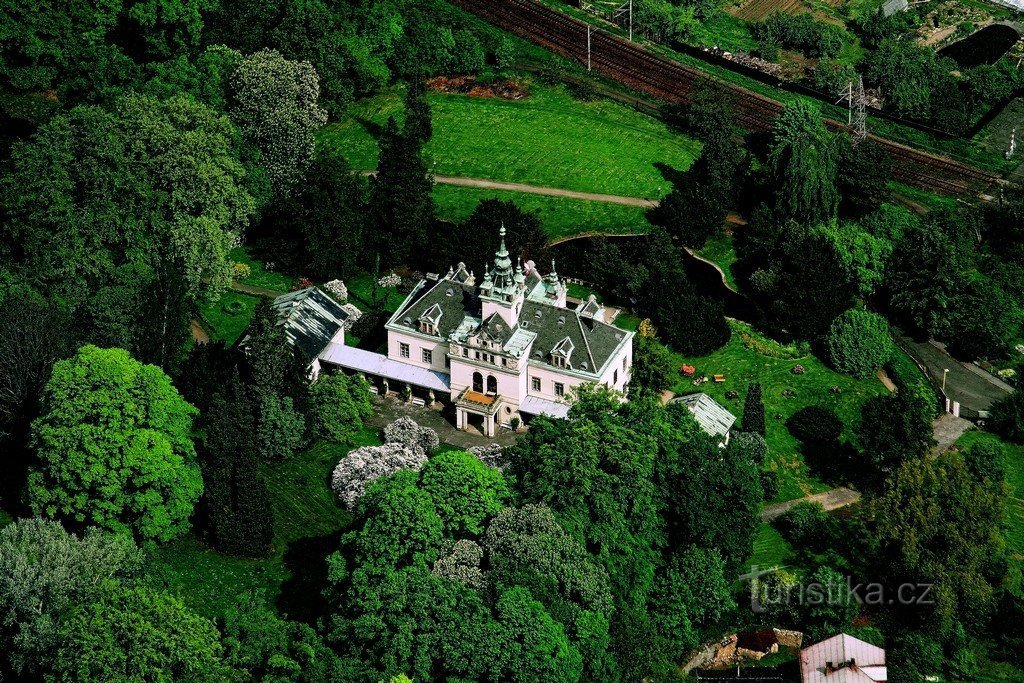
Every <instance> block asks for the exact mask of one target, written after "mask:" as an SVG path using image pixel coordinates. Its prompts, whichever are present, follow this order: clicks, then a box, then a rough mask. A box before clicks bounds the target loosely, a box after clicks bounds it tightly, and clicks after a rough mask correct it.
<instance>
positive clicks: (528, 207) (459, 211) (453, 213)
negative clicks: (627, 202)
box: [434, 185, 651, 239]
mask: <svg viewBox="0 0 1024 683" xmlns="http://www.w3.org/2000/svg"><path fill="white" fill-rule="evenodd" d="M484 199H501V200H504V201H511V202H514V203H515V204H516V206H518V207H519V208H520V209H522V210H524V211H533V212H536V213H537V215H538V217H539V218H540V223H541V226H543V228H544V231H545V232H546V233H547V234H548V235H549V236H550V237H551V238H552V239H557V238H559V237H565V236H567V235H575V234H581V233H595V232H596V233H606V234H622V233H635V232H647V231H648V230H649V229H650V227H651V226H650V223H648V222H647V218H646V216H645V215H644V214H645V210H644V209H642V208H640V207H635V206H623V205H621V204H608V203H605V202H595V201H589V200H586V199H570V198H567V197H548V196H544V195H536V194H527V193H524V192H506V191H503V190H480V189H476V188H470V187H456V186H454V185H435V186H434V201H435V202H436V203H437V215H438V217H439V218H441V219H444V220H449V221H454V222H459V221H463V220H465V219H467V218H469V216H470V214H472V213H473V209H475V208H476V205H477V204H479V203H480V202H481V201H483V200H484Z"/></svg>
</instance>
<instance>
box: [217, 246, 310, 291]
mask: <svg viewBox="0 0 1024 683" xmlns="http://www.w3.org/2000/svg"><path fill="white" fill-rule="evenodd" d="M230 258H231V260H232V261H234V262H235V263H244V264H245V265H247V266H249V268H250V269H251V271H252V274H251V275H249V277H247V278H245V279H244V280H240V282H242V283H244V284H247V285H252V286H253V287H262V288H263V289H269V290H272V291H274V292H281V293H284V292H290V291H291V290H292V285H294V284H295V281H296V278H294V277H291V276H288V275H285V274H284V273H278V272H276V271H271V270H267V269H266V266H265V265H264V263H263V262H262V261H259V260H257V259H254V258H253V257H252V256H250V255H249V252H248V251H247V250H246V249H245V247H236V248H235V249H232V250H231V255H230Z"/></svg>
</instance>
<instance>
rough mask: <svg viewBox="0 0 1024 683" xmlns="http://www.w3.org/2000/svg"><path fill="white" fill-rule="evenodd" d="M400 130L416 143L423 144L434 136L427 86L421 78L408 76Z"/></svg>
mask: <svg viewBox="0 0 1024 683" xmlns="http://www.w3.org/2000/svg"><path fill="white" fill-rule="evenodd" d="M402 130H403V131H404V132H405V134H406V135H408V136H409V138H410V139H411V140H413V141H414V142H415V143H416V144H419V145H425V144H427V143H428V142H430V138H432V137H434V124H433V123H432V122H431V115H430V103H429V102H427V88H426V84H425V83H424V82H423V79H422V78H410V79H409V84H408V87H407V88H406V90H405V123H404V124H403V126H402Z"/></svg>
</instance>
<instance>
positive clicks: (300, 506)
mask: <svg viewBox="0 0 1024 683" xmlns="http://www.w3.org/2000/svg"><path fill="white" fill-rule="evenodd" d="M380 443H381V440H380V437H379V436H378V435H377V431H376V430H375V429H372V428H369V427H364V428H363V429H362V430H361V431H360V432H359V433H357V434H356V435H355V437H354V438H353V439H352V442H351V443H350V444H335V443H329V442H324V441H321V442H319V443H317V444H315V445H314V446H313V447H312V448H310V449H309V450H308V451H306V452H305V453H303V454H301V455H300V456H298V457H296V458H294V459H292V460H289V461H288V462H285V463H282V464H280V465H277V466H274V467H267V468H265V469H264V476H265V477H266V480H267V486H268V487H269V489H270V491H271V502H272V504H273V508H274V538H275V543H276V544H278V545H280V546H282V547H283V546H284V545H286V544H287V543H290V542H291V541H294V540H297V539H300V538H306V537H308V536H323V535H326V534H330V533H333V532H334V531H337V530H338V529H341V528H344V527H346V526H348V525H349V524H351V523H352V520H353V515H352V513H350V512H348V511H347V510H345V509H344V508H342V507H341V506H340V505H338V501H337V499H336V498H335V496H334V492H333V491H332V490H331V487H330V479H331V472H333V471H334V468H335V466H336V465H337V464H338V461H339V460H341V458H343V457H344V456H345V455H346V454H347V453H348V452H349V451H350V450H352V449H353V448H356V447H358V446H376V445H380Z"/></svg>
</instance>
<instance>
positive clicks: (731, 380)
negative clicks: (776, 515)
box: [672, 322, 885, 502]
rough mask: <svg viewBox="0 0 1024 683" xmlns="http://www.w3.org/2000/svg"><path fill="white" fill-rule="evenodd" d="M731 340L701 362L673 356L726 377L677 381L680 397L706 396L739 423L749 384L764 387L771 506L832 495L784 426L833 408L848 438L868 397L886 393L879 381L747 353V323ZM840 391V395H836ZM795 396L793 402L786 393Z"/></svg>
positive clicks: (701, 371)
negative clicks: (807, 412)
mask: <svg viewBox="0 0 1024 683" xmlns="http://www.w3.org/2000/svg"><path fill="white" fill-rule="evenodd" d="M732 325H733V335H732V339H730V341H729V343H728V344H726V345H725V346H724V347H723V348H721V349H719V350H718V351H715V352H714V353H711V354H709V355H707V356H704V357H702V358H685V357H683V356H681V355H678V354H674V356H675V359H676V360H677V361H678V364H680V365H681V364H682V363H684V362H685V363H688V364H690V365H693V366H695V367H696V368H697V376H698V377H699V376H700V375H707V376H709V377H710V376H712V375H717V374H721V375H725V378H726V381H725V382H724V383H722V384H715V383H713V382H708V383H707V384H704V385H702V386H699V387H698V386H694V384H693V381H692V380H691V379H690V378H687V377H683V376H682V375H680V376H679V379H678V380H677V382H676V384H675V386H674V387H673V388H672V389H673V391H675V392H676V393H677V394H687V393H693V392H696V391H703V392H705V393H707V394H708V395H710V396H711V397H712V398H714V399H715V400H716V401H718V402H719V403H721V404H722V405H723V406H725V407H726V408H727V409H728V410H729V411H730V412H732V413H733V414H734V415H736V416H737V417H738V418H741V417H742V414H743V398H744V396H745V395H746V392H747V386H748V385H749V383H750V382H760V383H761V386H762V390H763V395H764V405H765V414H766V416H767V431H768V434H767V440H768V446H769V448H770V450H771V455H770V456H769V462H768V463H767V468H768V469H771V470H774V471H776V472H777V473H778V477H779V495H778V496H777V497H776V500H775V501H773V502H780V501H786V500H792V499H794V498H800V497H803V496H805V495H808V494H811V493H820V492H822V491H825V490H828V488H829V487H828V486H827V485H826V484H824V483H823V482H822V481H821V480H820V479H818V478H817V477H816V476H814V474H813V473H812V472H810V471H809V469H808V467H807V464H806V462H805V461H804V458H803V455H802V453H801V452H800V445H799V443H798V442H797V440H796V439H795V438H794V437H793V436H792V435H791V434H790V433H789V430H788V429H786V426H785V421H786V420H787V419H788V418H789V417H790V416H791V415H792V414H793V413H795V412H796V411H798V410H800V409H801V408H804V407H806V406H810V405H820V406H824V407H827V408H831V409H832V410H834V411H835V412H836V414H837V415H838V416H839V418H840V419H841V420H842V421H843V423H844V424H845V425H846V431H845V436H846V437H847V438H850V437H851V429H852V427H853V426H854V425H855V424H856V423H857V421H858V420H859V419H860V407H861V405H863V403H864V402H865V401H866V400H867V399H868V398H870V397H872V396H875V395H877V394H882V393H885V387H884V386H882V383H881V382H880V381H878V380H876V379H870V380H857V379H854V378H852V377H850V376H848V375H840V374H838V373H836V372H833V371H832V370H831V369H829V368H828V367H826V366H825V364H824V363H822V362H821V361H820V360H818V359H817V358H816V357H814V356H813V355H810V354H809V353H808V354H807V355H803V356H801V357H799V358H794V359H784V358H776V357H772V356H768V355H764V354H763V353H760V352H758V351H755V350H753V349H752V348H748V347H747V345H745V343H744V339H743V338H742V337H743V335H748V336H749V338H752V339H758V338H759V335H758V334H757V333H756V332H753V331H751V330H750V328H749V327H748V326H746V325H745V324H744V323H739V322H734V323H732ZM797 365H802V366H803V367H804V374H802V375H794V374H793V372H792V370H793V368H794V367H795V366H797ZM832 387H838V388H839V389H840V392H841V393H833V391H832ZM730 390H733V391H736V392H737V393H738V394H739V397H738V398H735V399H729V398H726V396H725V394H726V392H727V391H730ZM786 391H789V392H792V396H791V397H787V396H785V395H783V392H786Z"/></svg>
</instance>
